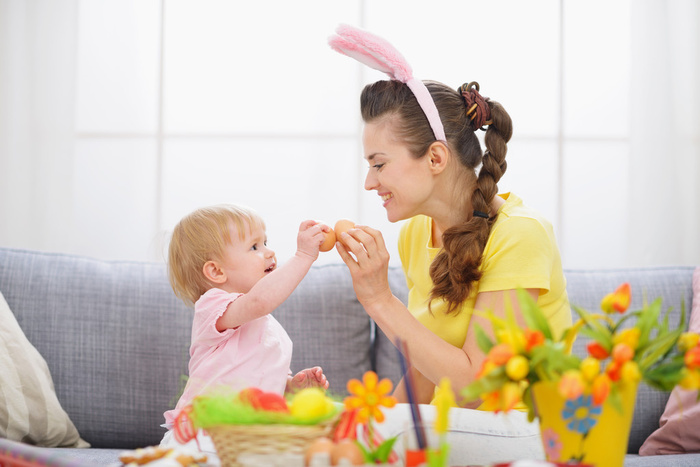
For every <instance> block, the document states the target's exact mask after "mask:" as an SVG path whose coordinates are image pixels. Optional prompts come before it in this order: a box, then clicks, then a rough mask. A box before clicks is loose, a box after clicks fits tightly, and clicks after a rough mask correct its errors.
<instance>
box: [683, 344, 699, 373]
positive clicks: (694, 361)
mask: <svg viewBox="0 0 700 467" xmlns="http://www.w3.org/2000/svg"><path fill="white" fill-rule="evenodd" d="M684 360H685V366H687V367H688V368H689V369H691V370H697V369H700V346H695V347H693V348H692V349H690V350H688V351H687V352H686V353H685V358H684Z"/></svg>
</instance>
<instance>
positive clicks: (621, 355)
mask: <svg viewBox="0 0 700 467" xmlns="http://www.w3.org/2000/svg"><path fill="white" fill-rule="evenodd" d="M632 357H634V350H632V348H631V347H630V346H629V345H627V344H624V343H620V344H616V345H615V347H613V350H612V358H613V360H615V361H616V362H617V363H619V364H620V365H622V364H623V363H625V362H628V361H630V360H632Z"/></svg>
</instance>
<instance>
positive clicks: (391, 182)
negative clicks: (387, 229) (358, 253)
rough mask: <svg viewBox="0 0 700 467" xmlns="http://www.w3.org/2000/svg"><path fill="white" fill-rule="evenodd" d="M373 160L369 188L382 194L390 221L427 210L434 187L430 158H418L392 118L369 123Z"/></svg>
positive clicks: (366, 137) (368, 153) (367, 149)
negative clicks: (397, 134)
mask: <svg viewBox="0 0 700 467" xmlns="http://www.w3.org/2000/svg"><path fill="white" fill-rule="evenodd" d="M362 142H363V145H364V153H365V159H366V160H367V162H368V163H369V169H368V172H367V177H366V178H365V190H370V191H371V190H375V191H376V192H377V194H378V195H379V196H380V197H381V200H382V203H383V206H384V208H385V209H386V212H387V218H388V219H389V222H397V221H400V220H403V219H408V218H410V217H413V216H415V215H417V214H425V213H426V205H427V203H428V202H429V201H430V196H431V193H432V189H433V177H432V173H431V171H430V170H429V164H430V162H429V158H428V157H425V156H424V157H421V158H418V159H416V158H414V157H413V156H412V155H411V154H410V153H409V151H408V148H407V147H406V146H405V145H404V144H402V143H401V142H400V141H399V140H398V138H397V137H396V136H395V135H394V131H393V124H392V120H391V119H383V120H381V121H378V122H373V123H367V124H365V128H364V133H363V137H362Z"/></svg>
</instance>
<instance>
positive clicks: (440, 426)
mask: <svg viewBox="0 0 700 467" xmlns="http://www.w3.org/2000/svg"><path fill="white" fill-rule="evenodd" d="M433 404H435V409H436V412H437V414H436V417H435V432H436V433H446V432H447V425H448V414H449V411H450V408H451V407H457V404H456V403H455V396H454V393H453V392H452V384H450V379H449V378H442V379H441V380H440V384H439V385H438V388H437V391H435V399H434V400H433Z"/></svg>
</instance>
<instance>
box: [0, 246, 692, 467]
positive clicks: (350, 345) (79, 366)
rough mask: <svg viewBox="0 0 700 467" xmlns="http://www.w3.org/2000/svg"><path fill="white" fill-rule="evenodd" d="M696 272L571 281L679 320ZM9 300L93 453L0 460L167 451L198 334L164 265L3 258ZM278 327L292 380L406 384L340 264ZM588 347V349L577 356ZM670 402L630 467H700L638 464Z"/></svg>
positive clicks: (51, 460)
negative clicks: (167, 433)
mask: <svg viewBox="0 0 700 467" xmlns="http://www.w3.org/2000/svg"><path fill="white" fill-rule="evenodd" d="M326 254H336V253H335V252H330V253H326ZM693 269H694V268H692V267H658V268H640V269H619V270H596V271H592V270H567V271H566V276H567V281H568V291H569V295H570V299H571V302H572V303H574V304H577V305H580V306H583V307H585V308H587V309H597V307H598V303H599V301H600V298H601V297H602V296H603V295H604V294H605V293H607V292H609V291H612V290H613V289H614V288H615V287H616V286H617V285H619V284H620V283H621V282H624V281H628V282H630V283H631V285H632V288H633V291H634V298H633V306H638V305H639V304H640V303H641V291H642V290H643V291H645V293H646V295H647V297H650V298H655V297H658V296H661V297H663V299H664V304H665V305H666V306H671V307H673V308H674V310H675V312H679V310H680V306H681V302H682V301H683V302H684V303H685V304H686V307H687V308H688V309H689V306H690V304H691V301H692V298H693V297H692V293H693V292H692V284H691V281H692V274H693ZM390 281H391V286H392V289H393V291H394V293H395V294H396V295H397V296H399V297H400V298H402V299H405V296H406V286H405V282H404V279H403V274H402V271H401V270H400V268H391V270H390ZM0 292H2V294H3V295H4V297H5V299H6V300H7V303H8V304H9V306H10V308H11V310H12V311H13V313H14V314H15V316H16V318H17V321H18V323H19V325H20V327H21V328H22V330H23V331H24V333H25V335H26V336H27V338H28V339H29V341H30V342H31V343H32V344H33V345H34V346H35V347H36V349H37V350H38V351H39V352H40V353H41V355H42V356H43V357H44V358H45V359H46V361H47V363H48V367H49V369H50V371H51V375H52V377H53V381H54V384H55V389H56V393H57V395H58V399H59V401H60V402H61V405H62V407H63V408H64V409H65V411H66V412H67V413H68V414H69V416H70V418H71V420H72V421H73V423H74V424H75V426H76V427H77V429H78V431H79V433H80V436H81V437H82V438H83V439H84V440H86V441H87V442H89V443H90V444H91V445H92V448H90V449H72V448H36V447H33V446H29V445H27V444H20V443H16V442H12V441H8V440H6V439H0V454H1V453H3V452H5V453H6V454H7V453H15V455H21V456H24V458H27V459H33V460H35V461H36V462H43V463H46V464H47V465H57V466H68V465H70V466H83V465H109V464H111V463H115V462H116V461H117V456H118V454H119V453H120V452H122V451H123V450H125V449H135V448H137V447H144V446H149V445H154V444H158V443H159V441H160V439H161V437H162V435H163V433H164V430H163V429H162V428H161V427H160V424H161V423H163V416H162V414H163V412H164V411H165V410H167V409H169V408H171V407H173V406H174V404H175V402H176V401H177V396H178V391H179V388H181V385H182V381H183V375H185V374H186V372H187V361H188V347H189V336H190V326H191V311H190V310H189V309H188V308H186V307H185V306H184V305H183V304H182V303H181V302H180V301H179V300H178V299H176V298H175V296H174V295H173V293H172V291H171V289H170V286H169V284H168V281H167V278H166V274H165V266H164V265H163V264H160V263H146V262H128V261H101V260H96V259H91V258H86V257H81V256H73V255H67V254H56V253H45V252H38V251H26V250H17V249H9V248H0ZM275 316H276V317H277V319H278V320H279V321H280V322H281V323H282V325H283V326H284V327H285V328H286V330H287V332H288V333H289V335H290V337H291V339H292V341H293V342H294V355H293V359H292V370H293V371H296V370H299V369H302V368H305V367H309V366H314V365H321V366H322V367H323V368H324V370H325V372H326V374H327V376H328V378H329V380H330V382H331V391H332V392H333V393H334V394H336V395H339V396H343V395H345V394H346V392H345V384H346V381H347V380H348V379H349V378H359V377H361V376H362V374H363V373H364V372H365V371H367V370H370V369H373V370H375V371H376V372H377V373H378V374H379V375H380V376H382V377H389V378H391V379H392V380H394V381H396V380H398V378H399V366H398V364H397V359H396V351H395V349H394V348H393V345H392V344H391V343H390V342H389V341H388V340H387V339H386V338H385V337H384V335H383V334H382V333H381V331H377V330H376V328H375V327H374V325H373V323H372V322H371V320H370V319H368V317H367V315H366V314H365V313H364V311H363V310H362V308H361V307H360V305H359V303H358V302H357V299H356V297H355V295H354V292H353V288H352V283H351V280H350V276H349V274H348V272H347V269H346V267H345V265H343V264H342V263H341V262H340V259H338V264H332V265H320V266H314V267H313V268H312V269H311V271H310V272H309V274H308V275H307V277H306V278H305V279H304V280H303V281H302V283H301V285H300V286H299V287H298V288H297V290H296V291H295V292H294V294H293V295H292V296H291V297H290V299H289V300H287V301H286V302H285V303H284V304H283V305H282V306H281V307H280V308H279V309H278V310H276V311H275ZM583 346H584V344H583V342H577V345H576V349H575V351H576V352H584V347H583ZM667 399H668V394H666V393H660V392H657V391H654V390H651V389H649V388H646V387H642V388H641V389H640V391H639V394H638V399H637V406H636V410H635V416H634V422H633V428H632V431H631V435H630V441H629V448H628V452H629V455H628V456H627V458H626V461H625V465H630V466H636V465H649V466H651V465H654V466H658V465H677V466H683V465H700V454H684V455H672V456H654V457H640V456H638V455H636V453H637V451H638V449H639V447H640V445H641V444H642V443H643V442H644V440H645V439H646V437H647V436H648V435H649V434H650V433H651V432H653V431H654V430H655V429H656V428H657V427H658V421H659V417H660V415H661V413H662V411H663V409H664V407H665V404H666V400H667Z"/></svg>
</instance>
